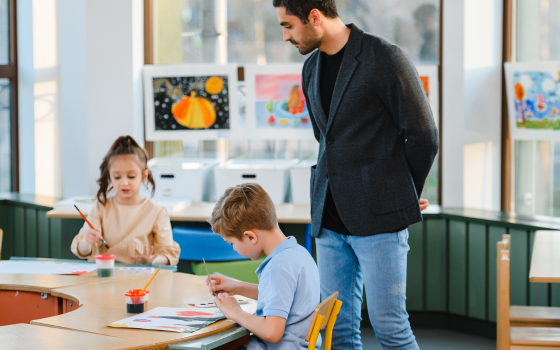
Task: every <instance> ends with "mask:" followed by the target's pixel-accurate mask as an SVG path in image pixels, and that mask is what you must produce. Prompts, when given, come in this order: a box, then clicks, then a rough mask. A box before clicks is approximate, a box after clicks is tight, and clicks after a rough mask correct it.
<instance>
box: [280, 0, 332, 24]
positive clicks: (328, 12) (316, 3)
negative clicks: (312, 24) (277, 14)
mask: <svg viewBox="0 0 560 350" xmlns="http://www.w3.org/2000/svg"><path fill="white" fill-rule="evenodd" d="M272 5H273V6H274V7H285V8H286V13H287V14H289V15H293V16H296V17H297V18H299V19H300V20H301V23H303V24H307V22H308V18H309V13H310V12H311V10H313V9H317V10H319V11H321V12H322V13H323V15H325V17H327V18H337V17H338V12H336V2H335V0H272Z"/></svg>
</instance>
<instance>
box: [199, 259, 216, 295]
mask: <svg viewBox="0 0 560 350" xmlns="http://www.w3.org/2000/svg"><path fill="white" fill-rule="evenodd" d="M202 262H204V267H205V268H206V274H207V275H208V282H210V288H211V289H212V294H213V295H214V296H216V293H214V286H213V285H212V279H211V278H210V272H208V266H206V260H204V258H202Z"/></svg>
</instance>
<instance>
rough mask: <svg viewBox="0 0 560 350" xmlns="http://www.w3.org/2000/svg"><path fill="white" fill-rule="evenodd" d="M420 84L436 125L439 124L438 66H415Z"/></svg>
mask: <svg viewBox="0 0 560 350" xmlns="http://www.w3.org/2000/svg"><path fill="white" fill-rule="evenodd" d="M416 70H417V71H418V75H419V76H420V83H421V84H422V87H423V88H424V92H426V96H427V97H428V102H429V103H430V108H431V110H432V115H433V116H434V121H435V123H436V125H438V124H439V88H438V66H416Z"/></svg>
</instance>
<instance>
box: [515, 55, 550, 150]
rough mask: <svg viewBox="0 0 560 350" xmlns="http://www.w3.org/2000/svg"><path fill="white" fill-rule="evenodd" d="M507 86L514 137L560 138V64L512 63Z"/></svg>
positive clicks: (534, 138)
mask: <svg viewBox="0 0 560 350" xmlns="http://www.w3.org/2000/svg"><path fill="white" fill-rule="evenodd" d="M506 87H507V99H508V107H509V108H508V112H509V117H510V127H511V137H512V138H513V139H531V140H553V139H560V63H558V62H543V63H508V64H506Z"/></svg>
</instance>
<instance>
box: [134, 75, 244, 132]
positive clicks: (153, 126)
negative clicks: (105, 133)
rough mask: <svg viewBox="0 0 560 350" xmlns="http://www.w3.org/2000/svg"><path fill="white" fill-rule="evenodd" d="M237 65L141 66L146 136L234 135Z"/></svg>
mask: <svg viewBox="0 0 560 350" xmlns="http://www.w3.org/2000/svg"><path fill="white" fill-rule="evenodd" d="M236 78H237V67H236V66H235V65H202V64H201V65H177V66H171V65H169V66H154V65H148V66H145V67H144V119H145V130H146V140H149V141H163V140H184V141H190V140H215V139H218V138H229V137H232V136H234V135H233V134H234V133H235V130H236V126H237V81H236Z"/></svg>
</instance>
